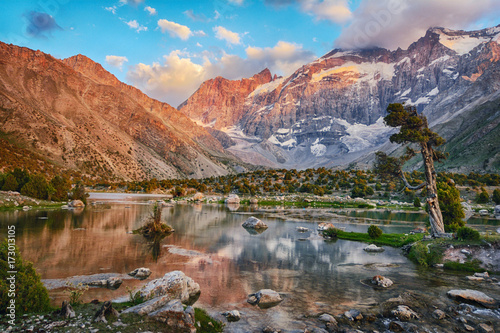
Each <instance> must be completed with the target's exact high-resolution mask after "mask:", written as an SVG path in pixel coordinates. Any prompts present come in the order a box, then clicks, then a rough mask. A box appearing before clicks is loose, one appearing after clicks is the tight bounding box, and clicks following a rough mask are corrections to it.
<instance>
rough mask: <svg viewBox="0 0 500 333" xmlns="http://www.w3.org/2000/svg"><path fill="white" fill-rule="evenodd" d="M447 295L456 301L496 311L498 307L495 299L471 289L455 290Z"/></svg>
mask: <svg viewBox="0 0 500 333" xmlns="http://www.w3.org/2000/svg"><path fill="white" fill-rule="evenodd" d="M446 294H447V295H448V296H449V297H451V298H454V299H456V300H461V301H468V302H473V303H477V304H480V305H482V306H484V307H486V308H490V309H494V308H497V307H498V302H497V301H496V300H495V299H493V298H491V297H490V296H488V295H486V294H485V293H483V292H481V291H477V290H471V289H463V290H460V289H453V290H450V291H448V292H447V293H446Z"/></svg>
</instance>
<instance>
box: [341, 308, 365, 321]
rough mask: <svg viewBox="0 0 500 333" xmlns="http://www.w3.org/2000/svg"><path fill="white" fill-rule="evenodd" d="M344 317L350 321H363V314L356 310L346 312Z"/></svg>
mask: <svg viewBox="0 0 500 333" xmlns="http://www.w3.org/2000/svg"><path fill="white" fill-rule="evenodd" d="M344 316H345V317H346V318H347V319H349V320H350V321H354V320H361V319H363V315H362V314H361V312H359V310H355V309H351V310H349V311H346V312H344Z"/></svg>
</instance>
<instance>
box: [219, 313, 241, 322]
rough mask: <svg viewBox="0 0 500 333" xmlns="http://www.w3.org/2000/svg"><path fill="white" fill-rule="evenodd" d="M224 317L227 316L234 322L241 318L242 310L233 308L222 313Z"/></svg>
mask: <svg viewBox="0 0 500 333" xmlns="http://www.w3.org/2000/svg"><path fill="white" fill-rule="evenodd" d="M221 314H222V315H223V316H224V317H226V319H227V321H229V322H234V321H239V320H240V319H241V315H240V312H239V311H238V310H231V311H226V312H223V313H221Z"/></svg>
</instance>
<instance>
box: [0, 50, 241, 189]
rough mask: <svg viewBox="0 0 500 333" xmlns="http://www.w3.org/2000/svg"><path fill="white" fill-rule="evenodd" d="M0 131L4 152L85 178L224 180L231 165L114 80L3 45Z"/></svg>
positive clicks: (175, 117)
mask: <svg viewBox="0 0 500 333" xmlns="http://www.w3.org/2000/svg"><path fill="white" fill-rule="evenodd" d="M0 127H1V133H0V134H1V135H2V139H4V140H7V141H8V142H9V143H10V146H9V147H10V148H9V149H11V150H12V149H16V147H23V148H28V149H29V150H30V151H33V152H35V153H36V154H37V156H41V157H43V158H44V159H46V160H47V161H49V162H50V163H53V164H55V165H57V166H59V167H61V168H65V169H73V170H78V171H81V172H82V173H84V174H88V175H91V176H103V177H109V178H122V179H127V180H131V179H143V178H152V177H157V178H171V177H184V176H186V177H202V176H212V175H222V174H227V173H228V172H230V171H231V168H230V167H229V165H237V163H238V162H237V159H236V158H235V157H234V156H232V155H231V154H228V153H227V152H225V151H224V149H223V147H222V145H221V144H220V143H219V141H217V140H216V139H214V137H213V136H212V135H210V134H209V133H208V132H207V131H206V130H205V129H203V128H202V127H199V126H198V125H196V124H195V123H193V122H192V121H191V120H190V119H189V118H188V117H186V116H185V115H184V114H183V113H181V112H179V111H177V110H176V109H175V108H173V107H171V106H170V105H168V104H166V103H161V102H159V101H157V100H154V99H151V98H149V97H148V96H146V95H145V94H143V93H142V92H140V91H139V90H137V89H136V88H134V87H131V86H128V85H126V84H124V83H122V82H120V81H118V80H117V79H116V78H115V77H114V76H113V75H112V74H110V73H109V72H107V71H106V70H104V69H103V68H102V66H101V65H99V64H97V63H95V62H93V61H92V60H90V59H89V58H87V57H85V56H82V55H78V56H75V57H71V58H68V59H65V60H62V61H61V60H58V59H55V58H53V57H52V56H50V55H48V54H44V53H42V52H40V51H33V50H30V49H27V48H24V47H17V46H14V45H7V44H4V43H0ZM9 156H16V154H15V153H14V152H13V154H10V155H9ZM3 162H5V161H3ZM10 164H11V166H16V165H17V161H10ZM2 166H3V167H5V166H8V165H5V163H2ZM20 166H22V165H20Z"/></svg>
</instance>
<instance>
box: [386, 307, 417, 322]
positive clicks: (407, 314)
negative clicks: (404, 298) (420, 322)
mask: <svg viewBox="0 0 500 333" xmlns="http://www.w3.org/2000/svg"><path fill="white" fill-rule="evenodd" d="M391 314H392V315H393V316H394V317H396V318H398V319H399V320H401V321H408V320H410V319H418V318H420V316H419V315H418V314H417V313H416V312H415V311H413V310H412V309H410V308H409V307H408V306H406V305H398V306H397V307H396V308H395V309H394V310H392V311H391Z"/></svg>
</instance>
